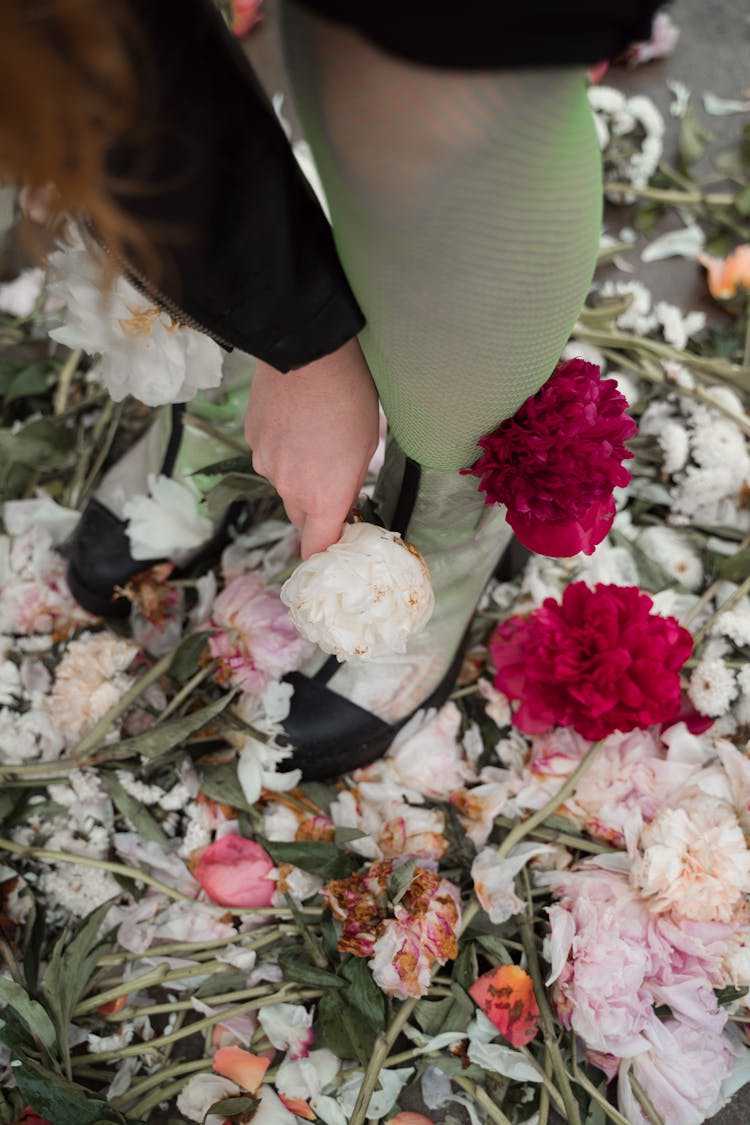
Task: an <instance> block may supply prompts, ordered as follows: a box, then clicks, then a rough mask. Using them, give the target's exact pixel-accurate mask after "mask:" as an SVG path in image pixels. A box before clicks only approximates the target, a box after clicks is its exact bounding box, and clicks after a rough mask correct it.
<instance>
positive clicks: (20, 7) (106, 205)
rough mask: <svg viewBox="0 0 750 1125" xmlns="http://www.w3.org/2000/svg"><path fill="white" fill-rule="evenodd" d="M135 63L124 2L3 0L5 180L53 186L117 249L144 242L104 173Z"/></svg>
mask: <svg viewBox="0 0 750 1125" xmlns="http://www.w3.org/2000/svg"><path fill="white" fill-rule="evenodd" d="M153 2H154V3H159V0H153ZM136 57H137V52H136V43H135V35H134V32H133V28H132V27H131V26H130V24H129V21H128V19H127V13H126V12H125V10H124V8H123V6H122V4H121V3H119V2H118V0H104V2H102V0H0V181H4V182H5V183H14V184H18V185H19V186H23V185H26V186H28V187H29V188H30V189H31V190H32V191H37V190H40V189H43V188H44V187H45V186H46V185H48V184H49V183H53V184H54V185H55V188H56V195H57V200H58V203H59V209H60V211H66V212H70V213H73V214H83V215H85V216H86V217H87V218H89V219H90V220H91V221H92V222H93V223H94V225H95V226H96V228H97V230H98V231H99V232H100V233H101V235H102V237H103V239H104V241H105V242H107V243H108V244H109V245H110V246H112V247H113V248H114V249H115V250H117V249H120V248H121V247H122V246H123V245H124V244H125V243H128V242H130V243H131V244H133V243H138V242H139V241H141V239H142V236H139V233H138V232H137V231H136V230H134V229H132V224H131V223H130V222H129V220H128V218H127V216H126V215H125V214H124V213H123V212H122V211H121V210H120V208H118V206H117V204H116V203H115V201H114V198H113V192H112V186H113V185H112V184H111V183H110V182H109V178H108V175H107V170H106V154H107V151H108V149H109V148H110V147H111V145H112V143H113V142H114V141H115V139H116V138H117V137H118V136H121V135H122V134H123V133H124V132H125V131H126V130H127V129H128V128H129V127H130V126H131V125H132V120H133V114H134V109H135V100H136V99H135V85H136V83H135V78H134V61H133V60H134V58H136ZM139 81H140V79H139Z"/></svg>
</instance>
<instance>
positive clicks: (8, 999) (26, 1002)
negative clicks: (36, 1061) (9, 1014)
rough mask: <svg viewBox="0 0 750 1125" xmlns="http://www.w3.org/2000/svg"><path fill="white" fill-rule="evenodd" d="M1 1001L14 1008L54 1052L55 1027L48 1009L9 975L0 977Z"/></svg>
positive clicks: (50, 1050)
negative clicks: (9, 977) (8, 976)
mask: <svg viewBox="0 0 750 1125" xmlns="http://www.w3.org/2000/svg"><path fill="white" fill-rule="evenodd" d="M0 1001H1V1002H3V1003H5V1004H7V1005H8V1006H9V1007H10V1008H12V1009H13V1011H14V1012H15V1013H16V1015H17V1016H18V1017H19V1019H21V1020H23V1022H24V1023H25V1024H26V1026H27V1027H28V1028H29V1029H30V1030H31V1031H33V1032H34V1033H35V1034H36V1036H37V1038H38V1039H39V1041H40V1042H41V1043H43V1044H44V1046H45V1048H46V1049H47V1051H49V1053H50V1054H54V1052H55V1047H56V1045H57V1034H56V1033H55V1027H54V1024H53V1023H52V1020H51V1019H50V1018H49V1013H48V1012H47V1009H46V1008H44V1007H43V1006H42V1005H41V1004H40V1003H39V1001H38V1000H32V999H31V997H30V996H29V994H28V993H27V991H26V989H25V988H21V985H20V984H16V982H15V981H12V980H8V978H7V977H0ZM32 1038H33V1036H32Z"/></svg>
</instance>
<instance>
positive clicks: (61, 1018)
mask: <svg viewBox="0 0 750 1125" xmlns="http://www.w3.org/2000/svg"><path fill="white" fill-rule="evenodd" d="M114 901H115V900H114V899H110V900H109V901H108V902H103V903H102V904H101V906H98V907H97V908H96V910H92V911H91V913H90V914H87V915H86V917H85V918H84V919H83V921H82V922H81V923H80V924H79V926H78V931H77V933H76V935H75V937H74V938H73V939H72V941H71V942H70V943H69V944H68V945H67V948H66V946H65V942H66V940H67V937H68V935H67V933H66V932H64V933H63V934H62V935H61V936H60V938H59V940H58V942H57V944H56V945H55V948H54V949H53V950H52V955H51V957H50V959H49V963H48V965H47V968H46V970H45V973H44V976H43V977H42V985H41V988H42V995H43V996H44V998H45V1000H46V1001H47V1006H48V1007H49V1010H50V1011H51V1012H52V1015H53V1016H54V1019H55V1024H56V1025H57V1032H58V1037H59V1042H60V1047H61V1050H62V1056H63V1060H64V1062H65V1064H66V1067H69V1065H70V1047H69V1045H68V1024H69V1023H70V1020H71V1016H72V1014H73V1009H74V1008H75V1006H76V1004H77V1003H78V1000H79V999H80V997H81V994H82V993H83V991H84V989H85V988H86V985H87V984H88V983H89V981H90V979H91V977H92V975H93V972H94V969H95V968H96V965H97V961H98V958H99V954H100V952H101V951H102V948H103V947H104V948H107V946H106V945H105V943H104V942H102V941H100V940H99V937H98V935H99V930H100V929H101V926H102V922H103V921H104V918H105V916H106V914H107V912H108V911H109V908H110V907H111V905H112V903H113V902H114ZM55 1125H58V1122H57V1119H55Z"/></svg>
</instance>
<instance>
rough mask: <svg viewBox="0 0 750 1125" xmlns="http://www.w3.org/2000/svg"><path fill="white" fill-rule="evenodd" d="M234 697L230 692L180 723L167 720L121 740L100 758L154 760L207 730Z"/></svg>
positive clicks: (178, 720)
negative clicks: (135, 755)
mask: <svg viewBox="0 0 750 1125" xmlns="http://www.w3.org/2000/svg"><path fill="white" fill-rule="evenodd" d="M234 694H235V693H234V692H230V693H229V694H228V695H222V696H221V697H220V698H219V699H216V700H214V702H213V703H207V704H206V706H205V707H201V709H200V710H199V711H191V712H190V714H189V715H183V717H182V718H181V719H167V720H166V721H165V722H163V723H159V724H158V725H157V726H154V727H150V728H149V730H147V731H144V732H143V734H137V735H135V736H134V737H133V738H124V739H123V740H122V742H118V743H116V744H115V746H114V747H113V748H112V749H111V750H110V749H109V748H106V749H105V750H104V751H103V756H104V757H105V758H106V760H107V761H117V760H118V759H120V758H132V757H133V755H134V754H142V755H143V757H144V758H158V757H160V756H161V755H162V754H166V753H167V752H168V751H169V750H172V749H173V748H174V747H175V746H180V745H181V744H182V743H183V742H186V741H187V739H188V738H189V737H190V735H191V734H196V733H197V732H198V731H199V730H202V729H203V728H204V727H207V726H208V724H209V723H210V722H211V721H212V720H213V719H215V718H216V716H217V715H220V714H221V712H222V711H223V710H224V709H225V708H226V707H227V706H228V705H229V704H230V703H231V701H232V699H233V698H234Z"/></svg>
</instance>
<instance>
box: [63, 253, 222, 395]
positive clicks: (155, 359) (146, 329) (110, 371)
mask: <svg viewBox="0 0 750 1125" xmlns="http://www.w3.org/2000/svg"><path fill="white" fill-rule="evenodd" d="M49 262H50V265H51V267H52V269H53V271H54V273H55V274H56V275H57V280H56V281H54V282H53V283H52V284H51V285H50V287H49V291H50V293H51V294H52V295H53V296H55V297H59V298H61V299H62V300H63V301H64V302H65V304H66V305H67V312H66V322H65V324H64V325H63V326H62V327H61V328H55V329H53V330H52V331H51V332H50V336H51V337H52V339H53V340H57V341H58V342H59V343H61V344H65V345H66V346H67V347H69V348H83V350H84V351H85V352H86V353H87V354H88V355H100V356H101V360H100V362H99V363H98V364H97V367H96V374H97V376H98V378H100V379H101V381H102V382H103V383H104V385H105V386H106V388H107V390H108V391H109V393H110V395H111V396H112V398H113V399H114V400H115V402H122V400H123V399H124V398H125V397H126V395H129V394H130V395H133V396H134V398H137V399H139V400H140V401H141V402H144V403H145V404H146V405H147V406H161V405H163V404H164V403H172V402H187V401H188V400H189V399H191V398H192V397H193V395H195V394H196V392H197V391H199V390H205V389H207V388H208V387H218V385H219V383H220V382H221V366H222V353H221V348H220V347H219V345H218V344H217V343H216V342H215V341H214V340H212V339H211V338H210V337H208V336H205V335H204V334H203V333H201V332H196V331H195V329H193V328H186V327H185V326H184V325H181V324H179V323H177V322H175V321H174V320H172V317H171V316H170V315H169V313H167V312H165V311H164V310H163V309H161V308H157V307H156V306H155V304H154V302H153V301H152V300H149V299H148V298H147V297H145V296H144V295H143V294H142V293H139V292H138V290H137V289H135V288H134V287H133V286H132V285H131V284H130V282H129V281H126V280H125V278H124V277H118V278H117V279H116V280H115V281H114V282H113V284H112V286H111V288H109V289H107V288H106V287H105V283H104V281H103V278H102V270H101V266H100V264H99V262H97V261H96V259H95V258H94V257H93V256H92V255H91V254H89V253H88V252H87V251H86V250H85V249H83V248H79V249H72V248H71V249H66V250H64V251H57V252H56V253H54V254H51V255H50V257H49Z"/></svg>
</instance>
